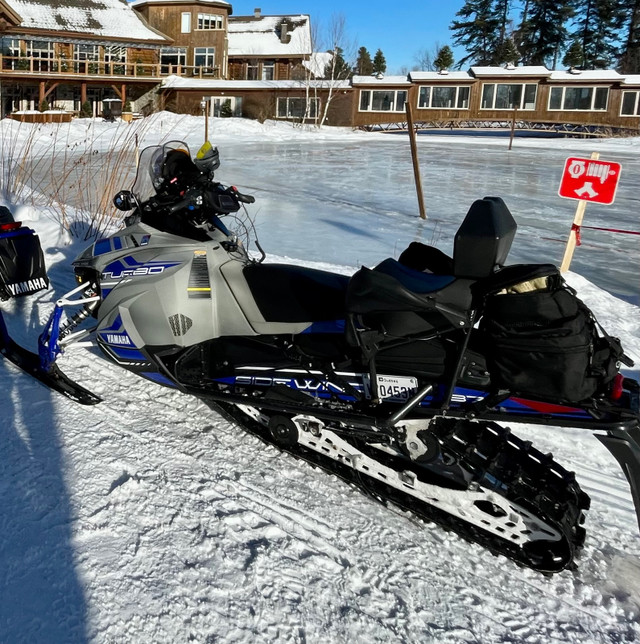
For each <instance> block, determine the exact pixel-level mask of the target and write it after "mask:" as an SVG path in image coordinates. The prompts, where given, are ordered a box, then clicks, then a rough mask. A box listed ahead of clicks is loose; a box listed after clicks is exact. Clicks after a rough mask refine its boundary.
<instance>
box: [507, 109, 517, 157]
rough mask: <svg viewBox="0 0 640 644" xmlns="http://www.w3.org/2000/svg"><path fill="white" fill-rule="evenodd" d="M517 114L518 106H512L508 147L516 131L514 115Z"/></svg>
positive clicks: (511, 143)
mask: <svg viewBox="0 0 640 644" xmlns="http://www.w3.org/2000/svg"><path fill="white" fill-rule="evenodd" d="M517 114H518V108H517V107H514V108H513V118H512V119H511V136H510V137H509V149H511V148H512V147H513V137H514V136H515V133H516V115H517Z"/></svg>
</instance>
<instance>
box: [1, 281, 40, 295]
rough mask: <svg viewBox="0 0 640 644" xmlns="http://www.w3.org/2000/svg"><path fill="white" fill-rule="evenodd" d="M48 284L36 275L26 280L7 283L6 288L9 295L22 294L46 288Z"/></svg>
mask: <svg viewBox="0 0 640 644" xmlns="http://www.w3.org/2000/svg"><path fill="white" fill-rule="evenodd" d="M47 286H49V284H48V283H47V280H45V279H44V278H43V277H36V278H34V279H32V280H27V281H26V282H16V283H15V284H7V289H8V290H9V293H11V295H23V294H24V293H34V292H35V291H40V290H41V289H43V288H47Z"/></svg>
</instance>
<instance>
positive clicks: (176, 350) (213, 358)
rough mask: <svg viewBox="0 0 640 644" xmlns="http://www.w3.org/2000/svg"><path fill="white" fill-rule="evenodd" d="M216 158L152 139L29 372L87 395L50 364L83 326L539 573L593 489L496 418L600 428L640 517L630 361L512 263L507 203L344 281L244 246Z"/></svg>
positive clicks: (637, 427) (639, 452)
mask: <svg viewBox="0 0 640 644" xmlns="http://www.w3.org/2000/svg"><path fill="white" fill-rule="evenodd" d="M218 166H219V159H218V154H217V150H216V149H215V148H213V147H211V146H210V145H209V144H206V145H205V146H203V148H202V149H201V150H200V151H199V152H198V154H197V155H196V157H195V158H194V159H193V160H192V158H191V156H190V153H189V149H188V147H187V146H186V144H184V143H182V142H171V143H168V144H165V145H159V146H153V147H151V148H147V149H145V150H144V151H143V152H142V154H141V157H140V163H139V169H138V174H137V177H136V180H135V183H134V185H133V187H132V189H131V190H130V191H122V192H120V193H118V194H117V195H116V197H115V199H114V202H115V204H116V206H117V207H118V208H120V209H121V210H122V211H125V212H128V213H129V214H128V216H127V217H126V219H125V227H124V228H123V229H122V230H120V231H118V232H117V233H115V234H113V235H111V236H110V237H108V238H105V239H100V240H98V241H96V242H95V243H93V244H91V246H89V247H88V248H87V249H86V250H85V251H84V252H83V253H82V254H81V255H80V256H79V257H78V258H77V259H76V260H75V261H74V270H75V275H76V278H77V282H78V287H77V288H76V289H74V291H72V292H71V293H69V294H67V295H66V296H64V297H63V298H62V299H61V300H60V301H59V302H58V304H57V305H56V308H55V310H54V312H53V314H52V316H51V318H50V320H49V322H48V324H47V327H46V329H45V331H44V333H43V334H42V336H41V338H40V349H39V353H38V354H35V353H33V354H31V353H29V352H28V351H26V350H24V349H19V351H18V354H26V355H27V356H28V360H27V362H28V366H29V367H31V370H32V371H34V369H33V365H34V364H35V363H38V364H39V367H38V368H36V369H35V372H36V373H35V374H34V375H36V376H37V377H40V379H41V380H42V381H43V382H44V383H45V384H49V386H51V385H52V383H53V385H54V386H55V385H56V383H57V385H58V386H57V387H56V388H57V389H58V390H59V391H61V392H62V393H65V394H66V395H68V396H70V397H72V398H74V399H76V400H78V401H79V402H82V403H87V404H92V403H95V402H97V400H98V399H97V398H96V397H95V396H93V395H92V394H90V392H87V391H86V390H85V389H83V388H81V387H77V388H74V386H73V384H74V383H72V382H71V381H69V380H68V379H66V378H64V377H63V376H62V375H61V374H60V373H59V370H57V367H56V363H55V359H56V357H57V356H58V355H59V353H60V352H61V351H63V350H64V349H65V347H67V346H69V345H70V344H72V343H73V342H74V341H75V340H77V339H79V338H85V337H87V336H88V335H92V336H93V337H94V338H95V340H96V342H97V344H98V345H99V347H100V348H101V349H102V351H103V352H104V354H105V355H106V356H107V357H108V358H109V359H110V360H112V361H113V362H115V363H116V364H117V365H119V366H121V367H123V368H125V369H128V370H130V371H132V372H134V373H136V374H139V375H140V376H142V377H144V378H147V379H149V380H151V381H153V382H155V383H159V384H161V385H165V386H168V387H173V388H176V389H178V390H180V391H183V392H184V393H187V394H191V395H194V396H197V397H198V398H200V399H202V400H203V401H205V402H206V403H207V404H209V405H211V406H212V407H214V408H215V409H217V410H218V411H220V412H222V413H223V414H225V415H227V416H228V417H231V418H232V419H234V420H235V421H236V422H238V423H239V424H240V425H242V426H243V427H245V428H246V429H248V430H249V431H251V432H254V433H255V434H257V435H259V436H260V437H261V438H262V439H263V440H265V441H267V442H269V443H272V444H274V445H276V446H278V447H280V448H281V449H283V450H285V451H287V452H290V453H291V454H292V455H294V456H295V457H298V458H301V459H304V460H307V461H309V462H311V463H313V464H315V465H317V466H320V467H322V468H325V469H327V470H329V471H331V472H333V473H335V474H338V475H339V476H341V477H343V478H345V479H347V480H349V481H351V482H353V483H354V484H355V485H357V486H359V487H360V488H362V489H364V490H365V491H367V492H368V493H370V494H371V495H373V496H374V497H376V498H378V499H379V500H382V501H384V502H389V503H392V504H395V505H397V506H400V507H402V508H404V509H406V510H409V511H411V512H412V513H414V514H415V515H417V516H419V517H421V518H423V519H425V520H428V521H433V522H436V523H437V524H439V525H441V526H443V527H444V528H446V529H451V530H454V531H456V532H457V533H458V534H460V535H461V536H462V537H464V538H466V539H468V540H470V541H474V542H477V543H480V544H482V545H483V546H485V547H486V548H488V549H489V550H490V551H491V552H493V553H496V554H502V555H505V556H507V557H508V558H510V559H512V560H514V561H515V562H517V563H518V564H520V565H524V566H528V567H530V568H533V569H535V570H539V571H543V572H557V571H560V570H562V569H564V568H565V567H567V566H569V565H572V563H573V561H574V558H575V557H576V555H577V554H578V553H579V551H580V550H581V548H582V546H583V544H584V540H585V530H584V527H583V522H584V513H585V511H586V510H587V509H588V507H589V497H588V496H587V494H585V493H584V492H583V491H582V490H581V489H580V486H579V484H578V482H577V481H576V480H575V476H574V475H573V473H571V472H568V471H567V470H565V469H564V468H563V467H562V466H560V465H559V464H558V463H556V462H555V460H554V459H553V457H552V455H551V454H543V453H541V452H540V451H538V450H537V449H535V448H534V447H533V446H532V445H531V444H530V443H529V442H526V441H523V440H521V439H519V438H518V437H517V436H515V435H514V434H513V433H511V431H510V430H509V429H508V428H506V427H504V426H503V424H504V423H528V424H543V425H552V426H558V427H563V428H568V429H571V428H588V429H591V430H593V431H594V434H595V436H596V437H597V438H598V439H599V440H600V441H601V442H602V443H603V444H604V445H605V446H606V447H607V448H608V449H609V450H610V451H611V453H612V454H613V455H614V456H615V458H616V459H617V460H618V461H619V463H620V465H621V466H622V468H623V470H624V472H625V474H626V476H627V478H628V481H629V484H630V487H631V491H632V495H633V498H634V502H635V505H636V509H637V511H638V514H639V515H640V411H639V391H640V387H639V385H638V382H636V381H635V380H634V379H631V378H629V377H625V376H623V375H622V374H621V373H620V371H619V368H620V366H621V363H623V364H626V365H628V366H631V364H632V363H631V361H630V360H629V359H628V358H627V357H626V356H625V355H624V352H623V350H622V347H621V346H620V342H619V341H618V340H617V339H616V338H613V337H610V336H609V335H607V333H606V332H605V331H604V330H603V329H602V328H601V327H600V326H599V325H598V323H597V321H596V320H595V318H594V316H593V314H592V313H591V312H590V311H589V309H588V308H587V307H586V306H585V305H584V304H583V303H582V302H581V301H580V300H579V299H578V298H577V297H576V294H575V292H574V291H573V290H572V289H570V288H569V287H568V286H567V285H566V284H565V282H564V280H563V279H562V277H561V276H560V275H559V273H558V270H557V268H556V267H555V266H553V265H550V264H543V265H537V264H536V265H511V266H507V265H505V262H506V259H507V254H508V252H509V249H510V247H511V244H512V241H513V239H514V236H515V232H516V223H515V221H514V219H513V217H512V216H511V214H510V212H509V210H508V208H507V206H506V204H505V203H504V202H503V200H502V199H500V198H497V197H486V198H484V199H480V200H478V201H476V202H475V203H474V204H473V205H472V206H471V208H470V210H469V212H468V214H467V215H466V217H465V219H464V221H463V222H462V224H461V226H460V228H459V230H458V232H457V234H456V236H455V241H454V247H453V254H452V256H448V255H446V254H444V253H442V252H441V251H439V250H437V249H435V248H432V247H429V246H426V245H423V244H420V243H416V242H414V243H412V244H411V245H410V246H409V247H408V248H407V249H406V250H405V251H404V252H403V253H402V254H401V255H400V257H399V258H398V259H397V260H396V259H385V260H384V261H382V262H381V263H380V264H378V265H377V266H375V267H374V268H372V269H369V268H366V267H362V268H360V269H359V270H358V271H356V272H355V273H354V274H353V275H352V276H351V277H348V276H344V275H339V274H334V273H331V272H326V271H320V270H316V269H313V268H309V267H307V266H297V265H290V264H282V263H269V262H266V261H264V259H265V256H264V253H262V252H260V255H259V256H257V255H256V257H254V256H252V255H251V254H249V253H248V252H247V249H246V245H245V244H243V243H241V242H240V240H239V239H238V237H237V236H236V235H235V234H234V233H232V232H231V231H230V230H229V229H228V228H227V226H226V225H225V223H224V221H223V220H224V218H225V216H231V218H232V217H234V216H236V213H238V212H239V211H241V209H242V208H243V207H244V205H245V204H249V203H252V202H253V201H254V199H253V197H250V196H248V195H243V194H242V193H240V192H239V191H238V190H237V189H236V188H234V187H232V186H225V185H222V184H221V183H218V182H216V181H215V180H214V172H215V170H216V169H217V168H218ZM3 239H4V238H2V237H1V236H0V244H1V243H2V242H3ZM258 249H259V250H260V247H259V246H258ZM5 281H6V278H5ZM70 305H73V306H75V307H77V309H78V310H77V312H76V313H75V314H74V315H70V316H69V317H67V318H66V319H64V320H63V310H64V309H65V308H66V307H67V306H70ZM87 325H89V328H86V327H87ZM0 330H1V329H0ZM2 339H3V342H4V351H3V353H4V355H5V356H6V357H8V358H9V359H12V356H13V355H14V354H13V352H14V351H17V349H16V347H14V346H12V343H11V340H10V338H9V337H8V334H7V333H6V328H5V333H3V334H2ZM22 360H25V358H24V355H23V357H22ZM38 361H39V362H38ZM14 362H16V360H14ZM17 362H18V363H19V360H18V361H17Z"/></svg>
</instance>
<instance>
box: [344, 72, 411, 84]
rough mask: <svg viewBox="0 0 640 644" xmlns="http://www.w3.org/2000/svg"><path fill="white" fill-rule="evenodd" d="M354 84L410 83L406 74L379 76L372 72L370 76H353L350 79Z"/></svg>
mask: <svg viewBox="0 0 640 644" xmlns="http://www.w3.org/2000/svg"><path fill="white" fill-rule="evenodd" d="M351 82H352V83H353V84H354V85H381V86H383V85H411V82H410V81H409V78H408V77H407V76H385V75H383V74H381V75H380V76H378V75H375V74H372V75H371V76H354V77H353V78H352V79H351Z"/></svg>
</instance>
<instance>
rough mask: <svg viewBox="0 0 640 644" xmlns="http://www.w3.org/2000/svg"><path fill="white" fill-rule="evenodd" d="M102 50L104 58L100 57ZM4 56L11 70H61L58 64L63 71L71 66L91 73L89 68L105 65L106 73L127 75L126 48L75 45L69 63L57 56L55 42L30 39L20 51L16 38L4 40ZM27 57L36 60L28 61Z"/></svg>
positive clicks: (78, 70) (62, 57)
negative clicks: (101, 63)
mask: <svg viewBox="0 0 640 644" xmlns="http://www.w3.org/2000/svg"><path fill="white" fill-rule="evenodd" d="M101 51H102V55H101ZM2 53H3V54H4V55H5V56H8V57H9V58H11V59H12V60H11V63H10V67H11V69H21V68H23V67H24V66H25V65H33V70H34V71H41V72H45V71H59V70H58V64H59V65H60V66H61V68H62V71H66V70H67V69H68V68H69V67H66V68H65V66H70V67H71V68H72V69H74V71H76V72H87V71H89V73H91V70H90V69H88V67H87V65H89V64H96V63H98V62H104V63H105V64H106V66H107V67H106V72H107V73H110V72H112V73H118V74H123V73H124V67H123V66H122V63H126V62H127V48H126V47H121V46H118V45H104V46H100V45H80V44H75V45H74V46H73V49H72V53H71V60H70V61H68V60H67V59H66V58H65V56H61V55H60V53H58V54H57V55H56V52H55V49H54V43H53V42H50V41H48V40H27V41H25V49H24V50H21V49H20V41H19V40H16V39H3V40H2ZM26 58H31V59H33V61H32V62H28V61H27V60H26ZM116 63H118V64H120V66H119V67H113V68H111V69H109V65H114V64H116Z"/></svg>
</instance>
